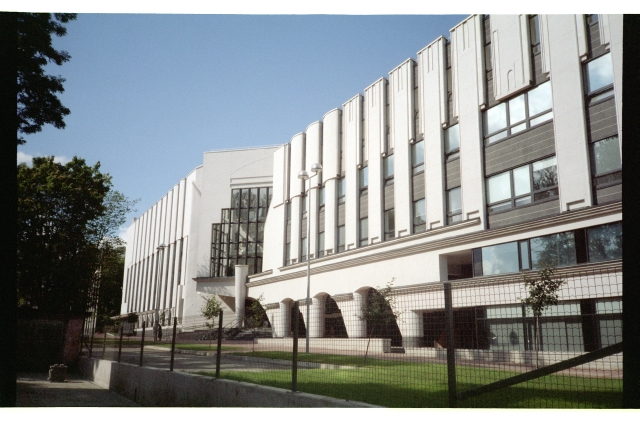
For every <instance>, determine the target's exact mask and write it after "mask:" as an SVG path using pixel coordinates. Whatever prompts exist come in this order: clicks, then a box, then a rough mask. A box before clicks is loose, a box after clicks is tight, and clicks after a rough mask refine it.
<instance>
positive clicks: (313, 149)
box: [303, 122, 322, 257]
mask: <svg viewBox="0 0 640 424" xmlns="http://www.w3.org/2000/svg"><path fill="white" fill-rule="evenodd" d="M305 133H306V147H307V153H306V155H305V157H306V165H305V169H306V170H307V172H309V173H310V175H313V174H312V173H311V167H312V166H313V164H314V163H320V164H322V163H321V162H322V122H314V123H313V124H311V125H309V127H307V130H306V132H305ZM321 178H322V175H320V174H318V175H317V176H315V177H311V187H312V189H311V191H310V193H308V195H309V198H308V200H307V201H309V200H310V201H311V205H310V206H309V205H307V210H310V211H317V210H318V193H317V191H318V190H317V187H318V186H320V185H321V184H322V181H321ZM307 187H309V185H308V184H307ZM317 218H318V217H317V214H316V213H311V214H310V215H309V220H310V221H309V222H310V225H311V235H310V239H309V240H310V243H311V244H310V249H311V251H310V252H309V253H310V254H312V255H313V256H314V257H315V256H316V246H317V241H316V236H317V234H316V232H315V231H314V229H315V228H317V226H318V223H317V221H316V220H317ZM303 234H306V233H303Z"/></svg>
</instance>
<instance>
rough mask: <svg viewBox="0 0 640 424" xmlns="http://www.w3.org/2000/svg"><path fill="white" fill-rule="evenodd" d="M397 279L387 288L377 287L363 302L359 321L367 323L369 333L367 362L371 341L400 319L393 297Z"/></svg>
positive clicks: (366, 352)
mask: <svg viewBox="0 0 640 424" xmlns="http://www.w3.org/2000/svg"><path fill="white" fill-rule="evenodd" d="M395 280H396V279H395V277H394V278H392V279H391V281H390V282H388V283H387V285H386V287H384V288H380V287H377V288H376V289H375V290H370V291H369V295H368V296H367V299H366V301H364V302H362V307H361V311H360V315H358V319H360V320H361V321H365V322H366V323H367V333H368V335H369V341H368V342H367V349H366V351H365V354H364V359H365V361H366V360H367V355H368V354H369V345H370V344H371V339H372V338H373V337H374V336H375V335H376V334H378V335H381V334H382V333H383V332H384V331H385V329H386V328H387V326H389V325H390V324H395V323H396V322H397V320H398V319H399V318H400V313H399V312H396V311H395V310H394V309H395V297H394V296H393V282H394V281H395Z"/></svg>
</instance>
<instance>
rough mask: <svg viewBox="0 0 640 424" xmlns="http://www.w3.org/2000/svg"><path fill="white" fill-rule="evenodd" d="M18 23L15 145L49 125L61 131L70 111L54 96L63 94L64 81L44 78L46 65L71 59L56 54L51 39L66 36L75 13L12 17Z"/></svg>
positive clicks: (56, 51) (59, 78)
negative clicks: (16, 132) (26, 136)
mask: <svg viewBox="0 0 640 424" xmlns="http://www.w3.org/2000/svg"><path fill="white" fill-rule="evenodd" d="M16 18H17V21H18V25H17V28H18V54H17V64H18V98H17V101H18V134H19V135H18V138H17V144H24V143H25V142H26V140H25V139H24V138H23V137H22V136H21V135H26V134H35V133H37V132H40V131H42V126H43V125H45V124H52V125H53V126H54V127H56V128H64V127H65V122H64V117H65V116H67V115H69V113H70V111H69V109H68V108H66V107H64V106H63V105H62V103H61V102H60V99H58V97H57V94H58V93H62V92H64V86H63V83H64V82H65V79H64V78H62V77H60V76H53V75H47V74H45V71H44V67H45V66H46V65H47V64H48V63H55V64H56V65H58V66H60V65H62V64H63V63H64V62H67V61H68V60H69V59H71V56H70V55H69V53H67V52H66V51H63V50H60V51H58V50H56V49H54V48H53V46H52V40H51V36H52V35H56V36H58V37H63V36H64V35H66V33H67V29H66V28H65V26H64V24H66V23H68V22H69V21H72V20H74V19H76V14H75V13H54V14H49V13H16Z"/></svg>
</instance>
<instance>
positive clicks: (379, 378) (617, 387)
mask: <svg viewBox="0 0 640 424" xmlns="http://www.w3.org/2000/svg"><path fill="white" fill-rule="evenodd" d="M237 354H239V353H236V355H237ZM242 355H244V356H254V357H266V358H272V359H289V360H290V359H291V356H292V355H291V353H290V352H247V353H242ZM298 359H299V361H309V362H322V363H330V364H338V365H352V366H356V367H358V368H356V369H344V370H323V369H298V391H301V392H307V393H315V394H320V395H325V396H331V397H335V398H338V399H349V400H354V401H361V402H367V403H371V404H375V405H381V406H387V407H432V408H447V407H448V383H447V367H446V365H443V364H432V363H427V362H420V363H415V362H413V363H412V362H403V361H391V360H380V359H367V362H366V364H365V363H364V358H363V357H355V356H347V355H320V354H308V355H307V354H304V353H301V354H299V355H298ZM202 374H204V375H210V376H213V375H215V373H202ZM515 374H516V373H514V372H507V371H499V370H495V369H489V368H480V367H477V368H476V367H468V366H465V367H462V366H459V367H456V375H457V388H458V391H464V390H467V389H471V388H473V387H477V386H480V385H483V384H487V383H491V382H494V381H497V380H500V379H503V378H506V377H510V376H513V375H515ZM220 376H221V378H226V379H230V380H237V381H245V382H250V383H256V384H261V385H266V386H273V387H280V388H283V389H291V371H289V370H282V371H275V370H274V371H265V372H255V371H252V372H241V371H222V372H221V375H220ZM458 406H459V407H462V408H477V407H484V408H621V407H622V380H620V379H597V378H586V377H572V376H563V375H550V376H546V377H543V378H538V379H536V380H532V381H528V382H525V383H521V384H518V385H515V386H511V387H509V388H506V389H501V390H498V391H495V392H492V393H487V394H484V395H481V396H478V397H474V398H471V399H468V400H466V401H463V402H459V403H458Z"/></svg>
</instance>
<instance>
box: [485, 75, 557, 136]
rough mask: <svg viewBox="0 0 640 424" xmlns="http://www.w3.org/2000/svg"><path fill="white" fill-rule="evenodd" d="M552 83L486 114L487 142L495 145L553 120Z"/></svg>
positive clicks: (504, 103) (545, 84)
mask: <svg viewBox="0 0 640 424" xmlns="http://www.w3.org/2000/svg"><path fill="white" fill-rule="evenodd" d="M552 105H553V102H552V98H551V82H549V81H547V82H545V83H544V84H540V85H539V86H537V87H536V88H534V89H532V90H529V91H528V92H526V93H524V94H520V95H519V96H517V97H515V98H513V99H511V100H509V101H507V102H503V103H500V104H499V105H496V106H494V107H492V108H491V109H489V110H487V111H486V112H485V113H484V129H485V140H486V141H487V143H494V142H496V141H498V140H502V139H504V138H507V137H509V136H511V135H514V134H517V133H519V132H521V131H524V130H527V129H529V128H532V127H534V126H536V125H538V124H541V123H543V122H547V121H550V120H551V119H553V111H552V110H551V109H552Z"/></svg>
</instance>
